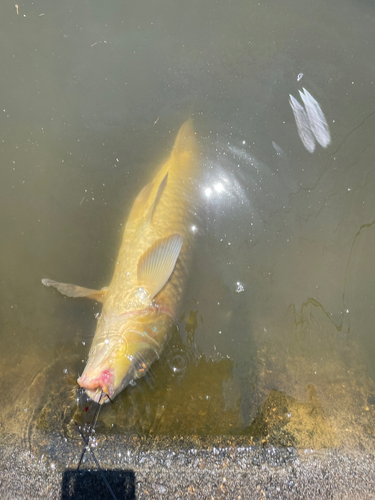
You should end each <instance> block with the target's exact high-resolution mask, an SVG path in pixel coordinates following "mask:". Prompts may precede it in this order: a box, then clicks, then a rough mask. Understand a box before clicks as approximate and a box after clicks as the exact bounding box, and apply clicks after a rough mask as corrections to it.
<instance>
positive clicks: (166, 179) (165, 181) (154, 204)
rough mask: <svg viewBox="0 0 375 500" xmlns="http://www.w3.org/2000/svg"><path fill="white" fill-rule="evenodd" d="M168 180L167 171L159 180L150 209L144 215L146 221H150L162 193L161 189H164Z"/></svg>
mask: <svg viewBox="0 0 375 500" xmlns="http://www.w3.org/2000/svg"><path fill="white" fill-rule="evenodd" d="M167 182H168V172H167V173H166V174H165V176H164V178H163V180H162V181H161V183H160V185H159V187H158V192H157V193H156V196H155V199H154V202H153V204H152V205H151V207H150V210H149V212H148V214H147V216H146V221H147V222H152V217H153V215H154V212H155V209H156V207H157V205H158V203H159V201H160V198H161V195H162V194H163V191H164V189H165V186H166V185H167Z"/></svg>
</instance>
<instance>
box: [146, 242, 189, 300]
mask: <svg viewBox="0 0 375 500" xmlns="http://www.w3.org/2000/svg"><path fill="white" fill-rule="evenodd" d="M182 243H183V237H182V236H181V234H178V233H176V234H171V235H170V236H167V237H166V238H161V239H159V240H157V241H156V242H155V243H154V244H153V245H151V246H150V248H148V250H146V251H145V253H144V254H143V255H142V256H141V258H140V259H139V262H138V284H139V286H140V288H143V289H144V290H145V291H146V293H147V296H148V297H149V298H150V299H153V298H154V297H155V295H156V294H157V293H158V292H160V290H161V289H162V288H163V286H164V285H165V284H166V282H167V281H168V280H169V278H170V276H171V274H172V273H173V270H174V267H175V265H176V261H177V259H178V256H179V254H180V251H181V247H182Z"/></svg>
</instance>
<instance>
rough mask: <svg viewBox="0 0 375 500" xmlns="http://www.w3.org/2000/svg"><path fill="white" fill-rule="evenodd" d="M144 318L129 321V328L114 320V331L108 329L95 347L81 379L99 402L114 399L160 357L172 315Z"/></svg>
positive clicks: (84, 387)
mask: <svg viewBox="0 0 375 500" xmlns="http://www.w3.org/2000/svg"><path fill="white" fill-rule="evenodd" d="M142 319H143V318H136V319H135V320H133V321H127V322H126V325H125V327H124V325H123V324H122V322H121V321H119V322H118V325H117V327H118V328H117V329H114V325H115V324H116V323H115V322H113V321H112V322H111V323H112V324H111V326H112V328H111V330H109V331H108V330H104V331H103V332H102V333H101V334H100V336H98V337H99V338H98V341H97V342H95V345H93V346H92V348H91V350H90V354H89V359H88V361H87V364H86V367H85V369H84V371H83V373H82V375H81V376H80V377H79V378H78V380H77V382H78V384H79V385H80V386H81V387H82V388H83V389H85V391H86V394H87V395H88V396H89V398H90V399H92V400H93V401H95V402H96V403H100V404H103V403H106V402H108V401H110V400H112V399H113V398H114V397H116V396H117V394H119V393H120V392H121V391H122V390H123V389H125V387H126V386H127V385H129V383H130V382H132V381H133V380H136V379H138V378H140V377H142V376H143V375H145V374H146V372H147V370H148V368H149V366H150V365H151V364H152V363H153V362H154V361H155V360H156V359H157V358H158V357H159V355H160V352H161V350H162V348H163V345H164V337H165V331H166V329H167V327H165V325H164V323H166V322H167V323H169V318H167V321H165V320H164V321H161V322H160V321H159V322H158V321H150V318H147V321H142ZM160 333H164V335H160ZM95 338H97V336H95Z"/></svg>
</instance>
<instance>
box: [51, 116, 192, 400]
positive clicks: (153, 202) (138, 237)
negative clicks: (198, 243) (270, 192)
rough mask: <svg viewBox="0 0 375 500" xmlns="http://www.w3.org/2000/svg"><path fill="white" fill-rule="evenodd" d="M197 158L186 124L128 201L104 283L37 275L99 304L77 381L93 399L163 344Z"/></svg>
mask: <svg viewBox="0 0 375 500" xmlns="http://www.w3.org/2000/svg"><path fill="white" fill-rule="evenodd" d="M198 158H199V154H198V146H197V142H196V138H195V133H194V130H193V127H192V123H191V121H187V122H185V123H184V124H183V125H182V127H181V128H180V131H179V132H178V135H177V138H176V140H175V143H174V146H173V149H172V152H171V154H170V156H169V158H168V160H167V161H166V163H165V164H164V165H163V166H162V167H161V169H160V170H159V171H158V173H157V174H156V176H155V178H154V180H153V181H152V182H151V183H150V184H147V185H146V186H145V187H144V188H143V189H142V191H141V192H140V193H139V195H138V196H137V198H136V199H135V201H134V204H133V207H132V209H131V212H130V215H129V218H128V220H127V223H126V227H125V230H124V236H123V240H122V244H121V248H120V252H119V254H118V257H117V260H116V265H115V271H114V274H113V277H112V281H111V283H110V285H109V287H107V288H102V289H101V290H92V289H87V288H83V287H79V286H76V285H70V284H67V283H58V282H56V281H53V280H49V279H43V280H42V283H43V284H44V285H46V286H53V287H55V288H57V290H58V291H59V292H61V293H62V294H64V295H67V296H68V297H88V298H92V299H94V300H98V301H101V302H102V303H103V308H102V312H101V315H100V317H99V319H98V324H97V327H96V332H95V336H94V339H93V342H92V345H91V349H90V352H89V358H88V361H87V364H86V367H85V369H84V370H83V373H82V375H81V376H80V377H79V378H78V384H79V385H80V386H81V387H82V388H84V389H85V390H86V393H87V394H88V396H89V397H90V398H91V399H92V400H94V401H96V402H100V403H104V402H106V401H109V398H110V399H112V398H114V397H115V396H116V395H117V394H118V393H119V392H120V391H122V390H123V389H124V388H125V387H126V386H127V385H128V384H129V383H130V382H131V381H132V380H136V379H138V378H140V377H142V376H143V375H144V374H145V373H146V371H147V369H148V368H149V367H150V365H151V364H152V363H153V362H154V361H155V360H156V359H158V358H159V356H160V353H161V351H162V349H163V347H164V345H165V343H166V340H167V334H168V329H169V326H170V324H171V322H173V320H174V319H175V317H176V314H177V313H178V307H179V304H180V301H181V298H182V294H183V289H184V284H185V281H186V278H187V274H188V268H189V262H190V259H191V253H192V243H193V241H192V240H193V231H192V227H191V222H192V209H193V205H194V191H195V180H196V174H197V167H198ZM103 393H104V394H105V395H107V396H108V397H102V395H103Z"/></svg>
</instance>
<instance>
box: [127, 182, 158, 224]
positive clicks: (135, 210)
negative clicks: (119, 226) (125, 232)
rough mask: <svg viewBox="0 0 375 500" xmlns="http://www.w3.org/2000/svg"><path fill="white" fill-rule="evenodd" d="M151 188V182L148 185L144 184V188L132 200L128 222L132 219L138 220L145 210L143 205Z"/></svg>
mask: <svg viewBox="0 0 375 500" xmlns="http://www.w3.org/2000/svg"><path fill="white" fill-rule="evenodd" d="M152 187H153V182H150V183H149V184H146V186H145V187H144V188H143V189H142V191H141V192H140V193H139V194H138V196H137V197H136V199H135V200H134V203H133V206H132V209H131V211H130V215H129V218H128V221H130V220H133V219H138V218H139V217H140V215H141V214H142V211H143V210H144V209H145V205H146V203H147V199H148V197H149V196H150V193H151V190H152Z"/></svg>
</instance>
